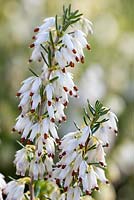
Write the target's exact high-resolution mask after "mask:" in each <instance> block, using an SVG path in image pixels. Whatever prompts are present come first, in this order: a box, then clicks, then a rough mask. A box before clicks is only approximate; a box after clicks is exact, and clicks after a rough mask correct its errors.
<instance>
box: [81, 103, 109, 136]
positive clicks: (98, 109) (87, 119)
mask: <svg viewBox="0 0 134 200" xmlns="http://www.w3.org/2000/svg"><path fill="white" fill-rule="evenodd" d="M87 104H88V109H86V108H84V116H83V120H84V123H85V124H86V125H88V124H89V125H90V127H91V131H92V134H93V133H95V132H96V131H97V130H98V128H99V127H100V125H101V124H102V123H105V122H106V121H107V120H108V119H107V118H106V116H105V115H106V114H107V113H108V112H109V109H107V108H106V107H104V106H103V104H102V103H101V102H100V101H98V100H97V101H96V103H95V105H94V107H93V106H92V105H91V104H90V103H89V100H88V101H87ZM102 117H103V118H102Z"/></svg>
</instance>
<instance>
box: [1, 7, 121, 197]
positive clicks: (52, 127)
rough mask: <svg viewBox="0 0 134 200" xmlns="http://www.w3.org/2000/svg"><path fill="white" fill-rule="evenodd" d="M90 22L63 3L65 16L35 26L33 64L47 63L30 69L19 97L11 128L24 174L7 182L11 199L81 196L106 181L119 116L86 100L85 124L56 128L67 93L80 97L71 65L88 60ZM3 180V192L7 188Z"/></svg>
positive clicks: (62, 118) (19, 171)
mask: <svg viewBox="0 0 134 200" xmlns="http://www.w3.org/2000/svg"><path fill="white" fill-rule="evenodd" d="M91 26H92V23H91V22H90V21H89V20H88V19H86V18H84V17H82V14H80V13H79V11H78V10H76V11H74V12H73V11H72V10H71V6H69V7H68V8H65V7H63V15H62V17H58V16H56V17H49V18H47V19H45V20H44V21H43V24H42V25H41V26H39V27H36V28H35V29H34V32H35V35H34V36H33V38H32V39H33V43H32V44H31V45H30V48H33V52H32V55H31V57H30V59H29V63H31V62H32V61H39V62H42V61H43V63H42V70H41V72H40V75H38V74H37V73H36V72H35V71H33V69H31V68H30V71H31V72H32V73H33V75H32V76H31V77H29V78H27V79H26V80H24V81H23V82H22V86H21V88H20V89H19V91H18V92H17V95H16V96H17V97H18V98H19V100H20V103H19V105H18V108H19V109H20V110H21V113H20V115H19V116H18V118H17V122H16V124H15V126H14V127H13V131H17V132H18V133H19V134H20V135H21V143H23V144H24V145H23V144H21V146H22V149H20V150H18V151H17V152H16V155H15V160H14V164H15V165H16V174H17V175H20V176H24V177H23V178H20V179H18V180H12V181H10V182H9V183H8V184H7V187H6V189H5V193H6V194H7V200H10V199H13V200H22V199H30V200H33V199H44V198H46V199H52V200H65V199H67V200H79V199H80V198H81V197H82V196H85V195H91V193H92V191H93V190H99V185H98V180H99V181H101V182H102V183H108V180H107V178H106V177H105V171H104V168H105V167H106V161H105V149H104V148H105V147H108V143H109V134H111V133H117V124H116V120H117V118H116V116H115V114H114V113H112V112H111V111H110V110H109V109H107V108H105V107H103V105H102V104H101V103H100V102H99V101H96V104H95V107H93V106H92V105H90V103H89V102H88V111H87V110H86V109H85V110H84V116H83V119H84V126H82V128H79V127H78V125H77V124H76V123H75V126H76V128H77V131H75V132H71V133H68V134H67V135H65V136H64V137H63V138H59V136H58V132H57V130H58V126H59V124H60V123H62V122H64V121H66V115H65V113H64V112H65V108H66V107H67V105H68V103H69V96H70V97H76V98H77V97H78V88H77V86H76V85H75V84H74V82H73V75H72V74H71V73H70V72H68V70H67V69H68V68H69V67H75V65H76V63H79V62H80V63H84V48H86V49H88V50H90V45H89V43H88V42H87V35H88V33H90V34H91V33H92V32H93V31H92V27H91ZM56 153H59V159H58V158H57V157H56V156H57V155H56ZM55 158H56V159H55ZM57 159H58V160H57ZM55 160H57V163H55ZM26 176H28V177H26ZM1 178H3V177H0V195H1V190H2V189H3V187H5V186H3V185H4V184H5V182H4V180H3V179H2V181H3V182H2V181H1ZM1 183H2V184H1ZM26 184H27V185H28V186H29V189H27V188H28V187H25V185H26ZM1 185H2V186H1ZM50 185H51V190H49V187H50ZM47 190H48V191H49V192H48V191H47ZM47 192H48V193H49V194H48V193H47Z"/></svg>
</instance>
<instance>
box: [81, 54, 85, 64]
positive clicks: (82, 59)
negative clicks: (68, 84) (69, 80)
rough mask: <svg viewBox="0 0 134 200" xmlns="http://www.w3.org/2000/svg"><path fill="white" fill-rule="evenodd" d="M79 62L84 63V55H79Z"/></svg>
mask: <svg viewBox="0 0 134 200" xmlns="http://www.w3.org/2000/svg"><path fill="white" fill-rule="evenodd" d="M80 60H81V63H82V64H83V63H84V57H83V56H81V59H80Z"/></svg>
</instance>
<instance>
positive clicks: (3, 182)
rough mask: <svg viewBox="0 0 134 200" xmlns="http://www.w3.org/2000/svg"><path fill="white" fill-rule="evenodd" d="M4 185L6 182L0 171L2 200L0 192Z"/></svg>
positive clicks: (1, 199) (0, 199)
mask: <svg viewBox="0 0 134 200" xmlns="http://www.w3.org/2000/svg"><path fill="white" fill-rule="evenodd" d="M5 187H6V182H5V180H4V176H3V174H1V173H0V200H3V196H2V193H3V190H4V189H5Z"/></svg>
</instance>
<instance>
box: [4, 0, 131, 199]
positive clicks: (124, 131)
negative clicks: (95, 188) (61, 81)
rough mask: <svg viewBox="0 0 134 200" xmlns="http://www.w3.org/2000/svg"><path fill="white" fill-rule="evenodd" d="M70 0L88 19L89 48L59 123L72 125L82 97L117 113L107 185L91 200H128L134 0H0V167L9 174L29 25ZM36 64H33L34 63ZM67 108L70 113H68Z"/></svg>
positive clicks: (78, 118) (58, 10)
mask: <svg viewBox="0 0 134 200" xmlns="http://www.w3.org/2000/svg"><path fill="white" fill-rule="evenodd" d="M69 3H72V7H73V8H74V9H79V10H80V11H81V12H82V13H84V16H85V17H87V18H89V19H90V20H91V21H92V22H93V30H94V35H92V36H90V37H89V41H90V44H91V47H92V51H91V52H90V53H89V52H87V51H85V54H86V62H85V64H84V65H78V66H77V67H76V68H75V69H74V70H73V73H74V79H75V83H77V85H78V86H79V90H80V92H79V95H80V98H79V99H78V100H75V101H74V100H70V105H69V107H68V110H67V116H68V122H66V123H65V124H64V125H62V127H61V128H60V133H61V134H65V133H67V132H68V131H72V130H74V129H75V128H74V125H73V120H75V121H76V122H78V123H81V121H82V119H81V116H82V112H83V106H84V105H85V103H86V99H87V98H88V99H89V100H90V102H91V103H94V102H95V100H96V99H99V100H101V101H102V102H103V103H104V104H105V105H107V106H110V107H111V109H112V110H113V111H114V112H115V113H116V114H117V116H118V118H119V135H118V137H115V136H111V148H109V150H108V156H107V162H108V166H109V167H108V172H107V176H108V177H109V179H110V181H111V184H110V186H102V189H101V191H100V193H99V194H95V198H96V199H97V200H133V199H134V1H133V0H79V1H78V0H72V1H67V0H66V1H65V0H55V1H50V0H20V1H17V0H0V159H1V161H0V172H2V173H3V174H4V175H5V176H13V177H15V175H14V174H15V168H14V166H13V164H12V162H13V159H14V154H15V151H16V150H17V149H19V148H20V146H19V145H18V144H17V142H16V140H17V139H19V136H18V135H17V134H14V133H11V129H12V127H13V125H14V123H15V118H16V117H17V115H18V114H19V111H18V110H17V104H18V101H17V99H16V97H15V94H16V92H17V90H18V89H19V87H20V82H21V81H22V80H23V79H24V78H26V77H27V76H29V75H30V72H29V71H28V67H29V64H28V62H27V61H28V59H29V56H30V53H31V52H30V50H29V48H28V45H29V44H30V42H31V37H32V36H33V35H32V34H33V29H34V27H36V26H37V25H39V24H41V23H42V20H43V19H44V18H45V17H48V16H55V15H56V13H57V14H60V13H61V10H62V6H63V4H65V5H68V4H69ZM36 67H37V68H38V66H36ZM72 107H73V112H72Z"/></svg>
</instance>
